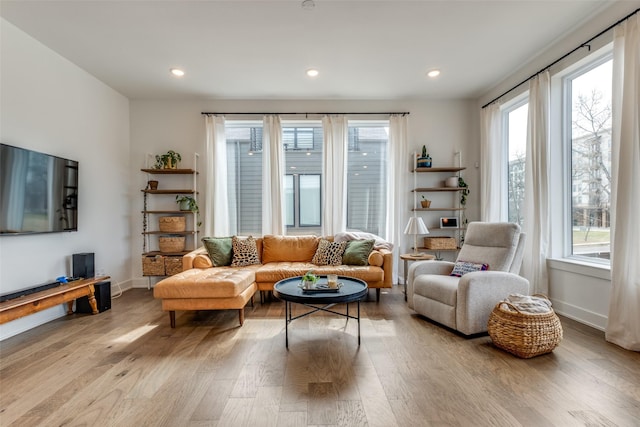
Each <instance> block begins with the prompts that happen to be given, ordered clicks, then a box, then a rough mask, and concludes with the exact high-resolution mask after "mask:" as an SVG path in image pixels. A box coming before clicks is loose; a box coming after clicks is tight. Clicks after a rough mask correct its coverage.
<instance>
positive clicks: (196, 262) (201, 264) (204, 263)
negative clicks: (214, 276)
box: [191, 254, 213, 268]
mask: <svg viewBox="0 0 640 427" xmlns="http://www.w3.org/2000/svg"><path fill="white" fill-rule="evenodd" d="M191 266H192V267H193V268H211V267H213V263H212V262H211V258H209V255H205V254H199V255H196V256H194V257H193V262H192V264H191Z"/></svg>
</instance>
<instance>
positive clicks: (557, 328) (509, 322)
mask: <svg viewBox="0 0 640 427" xmlns="http://www.w3.org/2000/svg"><path fill="white" fill-rule="evenodd" d="M502 304H505V305H507V306H509V307H510V308H511V309H512V310H514V311H510V310H506V309H503V308H502V307H501V306H502ZM487 329H488V330H489V336H490V337H491V339H492V340H493V343H494V344H495V345H496V347H499V348H501V349H503V350H505V351H508V352H509V353H512V354H515V355H516V356H518V357H522V358H523V359H528V358H530V357H534V356H539V355H541V354H545V353H550V352H552V351H553V349H554V348H556V347H557V346H558V344H559V343H560V341H561V340H562V325H561V324H560V319H559V318H558V316H557V315H556V313H555V312H554V311H553V310H551V311H550V312H549V313H536V314H531V313H523V312H521V311H518V309H517V308H516V307H515V306H513V305H512V304H510V303H508V302H499V303H498V304H497V305H496V306H495V308H494V309H493V311H492V312H491V314H490V315H489V323H488V327H487Z"/></svg>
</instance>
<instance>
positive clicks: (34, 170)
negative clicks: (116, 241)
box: [0, 144, 78, 236]
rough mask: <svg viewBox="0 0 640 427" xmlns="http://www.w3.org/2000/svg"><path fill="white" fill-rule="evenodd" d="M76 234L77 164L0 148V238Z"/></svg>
mask: <svg viewBox="0 0 640 427" xmlns="http://www.w3.org/2000/svg"><path fill="white" fill-rule="evenodd" d="M77 230H78V162H77V161H75V160H69V159H63V158H61V157H56V156H52V155H49V154H44V153H39V152H36V151H31V150H27V149H24V148H19V147H13V146H11V145H6V144H0V235H3V236H7V235H17V234H32V233H54V232H63V231H77Z"/></svg>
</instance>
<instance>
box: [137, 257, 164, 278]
mask: <svg viewBox="0 0 640 427" xmlns="http://www.w3.org/2000/svg"><path fill="white" fill-rule="evenodd" d="M163 258H164V257H163V256H162V255H155V256H143V257H142V275H143V276H164V260H163Z"/></svg>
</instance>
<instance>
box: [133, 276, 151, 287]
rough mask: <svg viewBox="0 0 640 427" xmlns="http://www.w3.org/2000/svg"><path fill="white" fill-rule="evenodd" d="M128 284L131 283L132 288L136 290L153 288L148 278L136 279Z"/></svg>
mask: <svg viewBox="0 0 640 427" xmlns="http://www.w3.org/2000/svg"><path fill="white" fill-rule="evenodd" d="M129 282H130V283H131V287H132V288H137V289H151V288H153V279H151V280H150V279H149V278H148V277H138V278H135V279H131V280H130V281H129Z"/></svg>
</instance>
